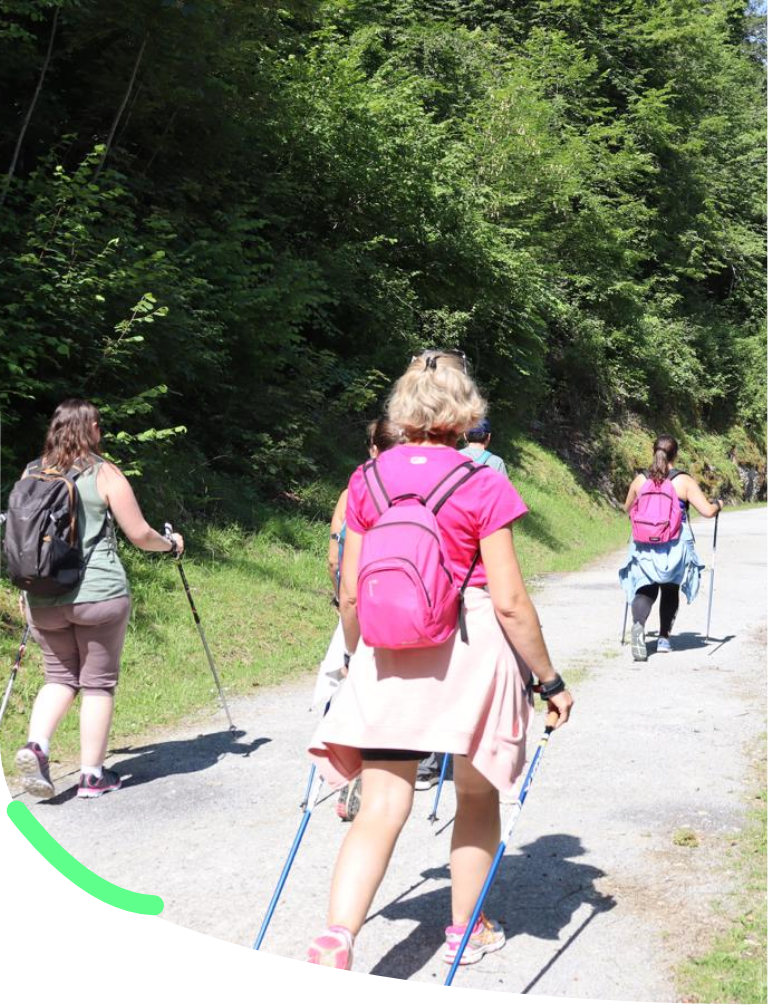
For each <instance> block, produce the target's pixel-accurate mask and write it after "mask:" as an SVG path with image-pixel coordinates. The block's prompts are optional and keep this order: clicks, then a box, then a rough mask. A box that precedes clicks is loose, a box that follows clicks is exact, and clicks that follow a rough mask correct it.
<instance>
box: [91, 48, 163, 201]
mask: <svg viewBox="0 0 768 1005" xmlns="http://www.w3.org/2000/svg"><path fill="white" fill-rule="evenodd" d="M148 40H149V32H146V33H145V35H144V38H143V40H142V43H141V48H140V49H139V51H138V53H137V55H136V59H135V61H134V64H133V71H132V72H131V79H130V80H129V81H128V86H127V87H126V89H125V94H124V95H123V100H122V101H121V102H120V107H119V108H118V110H117V114H116V115H115V118H114V120H113V121H112V128H111V129H110V130H109V136H108V137H107V142H106V145H105V147H104V153H103V154H102V155H101V160H100V161H99V165H98V167H97V168H96V172H95V174H94V176H93V179H94V181H95V180H96V179H97V178H98V177H99V175H100V174H101V170H102V168H103V167H104V164H105V163H106V160H107V157H109V152H110V150H111V149H112V142H113V141H114V138H115V132H116V131H117V127H118V126H119V125H120V119H121V118H122V117H123V112H124V111H125V106H126V105H127V104H128V99H129V98H130V96H131V91H132V90H133V85H134V84H135V83H136V74H137V73H138V72H139V65H140V64H141V60H142V58H143V56H144V50H145V49H146V47H147V42H148Z"/></svg>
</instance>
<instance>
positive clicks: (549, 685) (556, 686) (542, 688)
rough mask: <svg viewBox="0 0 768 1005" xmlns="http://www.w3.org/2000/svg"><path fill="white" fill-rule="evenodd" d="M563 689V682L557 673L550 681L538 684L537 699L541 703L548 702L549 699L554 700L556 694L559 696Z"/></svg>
mask: <svg viewBox="0 0 768 1005" xmlns="http://www.w3.org/2000/svg"><path fill="white" fill-rule="evenodd" d="M565 689H566V687H565V681H564V680H563V678H562V677H561V676H560V674H559V673H556V674H555V676H554V678H553V679H552V680H548V681H547V682H546V683H545V684H539V686H538V692H539V697H540V698H541V700H542V701H549V699H550V698H554V697H555V695H556V694H560V693H561V692H562V691H565Z"/></svg>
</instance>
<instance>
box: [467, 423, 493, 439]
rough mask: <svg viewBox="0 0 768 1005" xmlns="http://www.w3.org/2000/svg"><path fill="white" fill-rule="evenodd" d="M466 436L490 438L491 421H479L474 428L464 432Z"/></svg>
mask: <svg viewBox="0 0 768 1005" xmlns="http://www.w3.org/2000/svg"><path fill="white" fill-rule="evenodd" d="M466 435H467V436H482V437H485V436H490V435H491V420H490V419H481V420H480V421H479V422H478V424H477V425H476V426H473V427H472V429H468V430H467V432H466Z"/></svg>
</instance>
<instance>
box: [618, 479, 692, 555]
mask: <svg viewBox="0 0 768 1005" xmlns="http://www.w3.org/2000/svg"><path fill="white" fill-rule="evenodd" d="M629 518H630V520H631V521H632V537H633V539H634V540H635V542H636V543H637V544H667V543H668V542H669V541H674V540H675V539H676V538H677V537H678V536H679V534H680V529H681V527H682V525H683V511H682V508H681V506H680V497H679V496H678V494H677V492H675V489H674V486H673V485H672V482H671V481H670V479H669V478H665V479H664V481H663V482H661V484H659V485H657V484H656V482H655V481H653V479H652V478H649V479H648V480H647V481H646V482H645V484H644V485H643V487H642V488H641V489H640V491H639V492H638V494H637V498H636V499H635V501H634V502H633V503H632V506H631V507H630V510H629Z"/></svg>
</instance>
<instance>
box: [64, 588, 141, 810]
mask: <svg viewBox="0 0 768 1005" xmlns="http://www.w3.org/2000/svg"><path fill="white" fill-rule="evenodd" d="M130 610H131V605H130V598H128V597H119V598H118V599H116V600H105V601H98V602H96V603H92V604H77V605H76V607H75V611H74V614H73V618H74V619H75V636H76V639H77V645H78V650H79V652H80V659H81V670H80V682H81V690H82V695H81V705H80V757H81V764H82V773H81V778H80V789H79V791H78V794H79V795H88V796H93V795H101V794H102V792H106V791H112V790H113V789H116V788H119V787H120V780H119V778H118V776H116V775H115V774H114V772H104V771H103V769H102V765H103V763H104V758H105V757H106V753H107V745H108V743H109V731H110V728H111V725H112V714H113V711H114V691H115V687H116V685H117V679H118V676H119V673H120V657H121V655H122V650H123V644H124V641H125V632H126V628H127V626H128V618H129V616H130ZM107 774H108V775H109V778H107V779H106V780H104V779H103V778H102V776H103V775H107Z"/></svg>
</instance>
